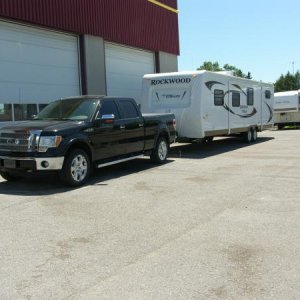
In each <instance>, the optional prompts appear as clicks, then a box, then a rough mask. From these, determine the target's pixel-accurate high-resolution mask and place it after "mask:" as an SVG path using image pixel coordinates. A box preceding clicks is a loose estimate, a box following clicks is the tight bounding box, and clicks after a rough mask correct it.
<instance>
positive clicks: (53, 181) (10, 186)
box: [0, 158, 173, 196]
mask: <svg viewBox="0 0 300 300" xmlns="http://www.w3.org/2000/svg"><path fill="white" fill-rule="evenodd" d="M172 161H173V160H172V159H169V160H168V162H167V163H171V162H172ZM158 166H159V165H157V164H153V163H151V162H150V159H148V158H145V159H136V160H132V161H128V162H124V163H120V164H116V165H113V166H109V167H105V168H101V169H96V170H94V171H93V173H92V174H91V177H90V179H89V181H88V182H87V184H86V185H85V186H83V187H86V186H89V185H97V186H103V185H108V184H107V183H105V182H106V181H108V180H111V179H116V178H120V177H123V176H127V175H130V174H133V173H138V172H143V171H146V170H149V169H152V168H157V167H158ZM80 188H82V187H78V188H72V187H66V186H64V185H63V184H62V183H61V182H60V180H59V178H58V175H57V174H56V173H47V174H32V175H28V176H26V177H25V178H23V179H22V180H19V181H15V182H7V181H2V182H0V195H1V194H3V195H17V196H43V195H52V194H62V193H66V192H68V191H72V190H75V189H80Z"/></svg>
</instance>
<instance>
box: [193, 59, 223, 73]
mask: <svg viewBox="0 0 300 300" xmlns="http://www.w3.org/2000/svg"><path fill="white" fill-rule="evenodd" d="M197 70H206V71H212V72H218V71H223V69H222V68H221V67H220V65H219V63H218V62H217V61H216V62H211V61H205V62H203V64H202V66H200V67H199V68H198V69H197Z"/></svg>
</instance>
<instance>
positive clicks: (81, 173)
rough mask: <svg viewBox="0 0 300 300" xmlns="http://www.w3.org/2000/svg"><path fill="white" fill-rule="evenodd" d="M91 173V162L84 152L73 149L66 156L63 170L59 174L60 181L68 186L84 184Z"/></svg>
mask: <svg viewBox="0 0 300 300" xmlns="http://www.w3.org/2000/svg"><path fill="white" fill-rule="evenodd" d="M90 173H91V162H90V158H89V156H88V155H87V154H86V152H85V151H84V150H81V149H74V150H71V152H69V154H68V155H67V157H66V159H65V162H64V165H63V169H62V171H61V173H60V178H61V180H62V181H63V182H64V183H65V184H66V185H69V186H73V187H76V186H81V185H83V184H85V183H86V182H87V180H88V178H89V176H90Z"/></svg>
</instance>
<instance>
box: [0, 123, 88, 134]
mask: <svg viewBox="0 0 300 300" xmlns="http://www.w3.org/2000/svg"><path fill="white" fill-rule="evenodd" d="M85 124H86V123H85V122H82V121H80V122H79V121H61V120H59V121H53V120H52V121H39V120H36V121H19V122H12V123H11V124H9V125H8V124H6V126H3V127H0V131H13V132H20V131H33V130H42V131H54V132H56V131H62V130H68V129H72V128H78V127H84V125H85ZM80 125H81V126H80Z"/></svg>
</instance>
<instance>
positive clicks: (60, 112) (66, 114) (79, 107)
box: [35, 98, 98, 121]
mask: <svg viewBox="0 0 300 300" xmlns="http://www.w3.org/2000/svg"><path fill="white" fill-rule="evenodd" d="M97 104H98V100H97V99H84V98H80V99H76V98H74V99H65V100H57V101H54V102H52V103H50V104H49V105H48V106H46V107H45V108H44V109H43V110H42V111H41V112H40V113H39V114H38V115H37V116H36V118H35V119H36V120H74V121H84V120H90V119H91V118H92V117H93V116H94V114H95V112H96V109H97Z"/></svg>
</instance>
